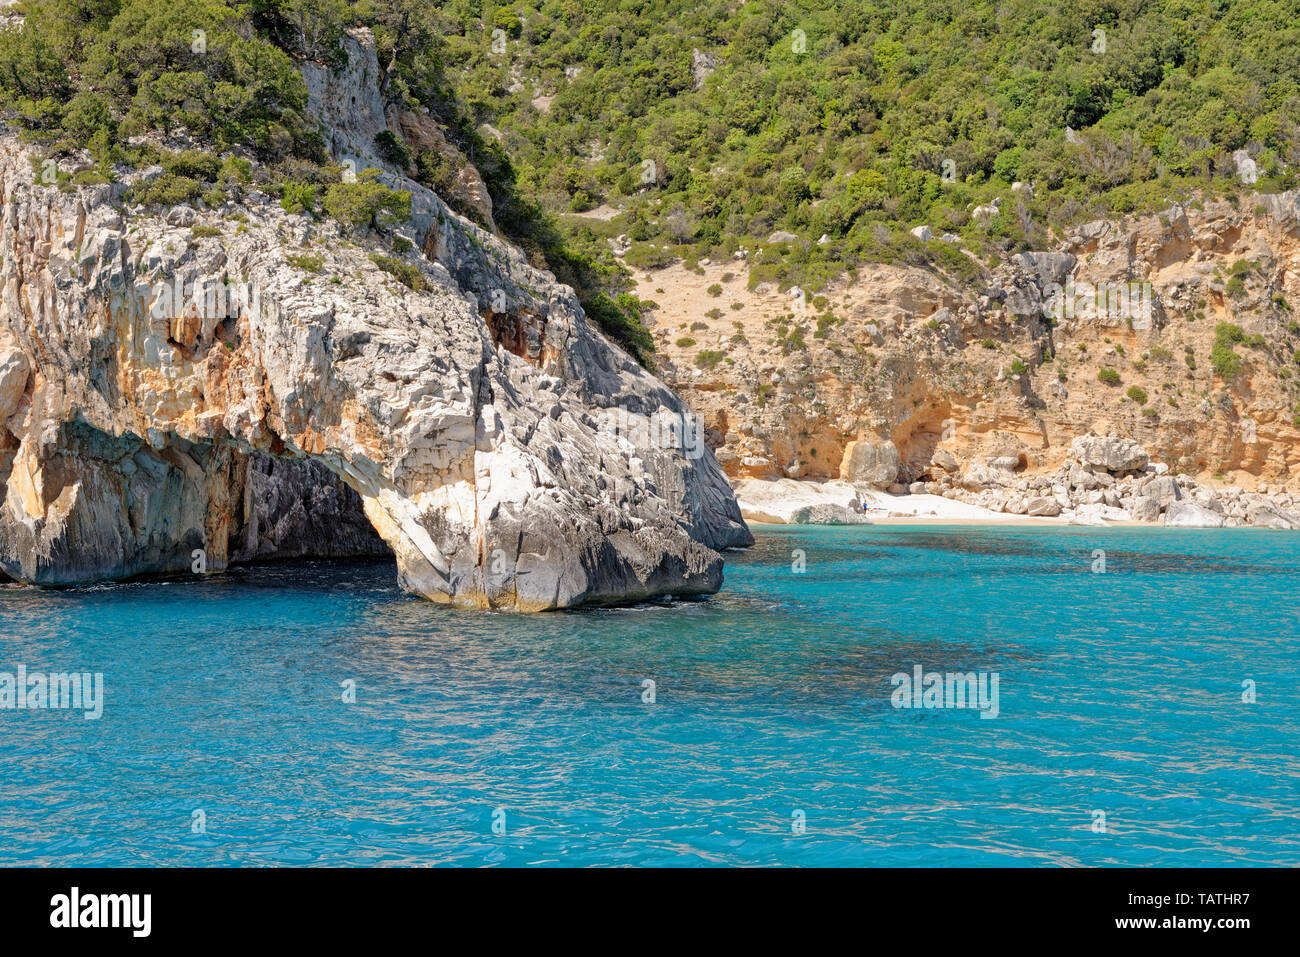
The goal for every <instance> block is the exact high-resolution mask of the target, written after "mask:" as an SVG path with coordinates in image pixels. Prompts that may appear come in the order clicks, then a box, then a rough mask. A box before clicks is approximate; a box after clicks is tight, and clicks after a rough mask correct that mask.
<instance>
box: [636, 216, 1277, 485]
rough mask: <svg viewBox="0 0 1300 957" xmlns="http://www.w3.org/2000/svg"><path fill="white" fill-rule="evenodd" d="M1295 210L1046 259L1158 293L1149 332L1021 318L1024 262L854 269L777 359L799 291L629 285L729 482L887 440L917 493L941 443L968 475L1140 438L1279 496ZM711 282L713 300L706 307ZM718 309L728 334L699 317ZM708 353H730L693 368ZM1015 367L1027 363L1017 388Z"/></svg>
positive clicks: (1164, 221)
mask: <svg viewBox="0 0 1300 957" xmlns="http://www.w3.org/2000/svg"><path fill="white" fill-rule="evenodd" d="M1296 213H1297V197H1296V195H1295V194H1285V195H1283V196H1254V195H1252V196H1247V197H1242V198H1241V199H1239V200H1237V201H1236V202H1235V203H1234V202H1230V201H1226V200H1219V201H1214V202H1209V203H1207V204H1206V205H1205V206H1204V207H1200V205H1199V204H1195V205H1194V207H1193V208H1177V207H1175V208H1173V209H1170V210H1167V211H1165V212H1164V213H1162V214H1160V215H1152V216H1144V217H1135V218H1131V219H1125V220H1117V221H1112V222H1104V221H1099V222H1096V223H1090V224H1088V225H1087V226H1084V227H1080V228H1079V229H1078V230H1077V231H1076V232H1075V233H1073V234H1071V235H1068V236H1065V237H1062V238H1061V241H1060V243H1059V244H1058V245H1057V247H1056V249H1055V251H1056V252H1058V253H1059V252H1064V253H1068V254H1069V255H1071V256H1073V257H1075V265H1074V268H1073V272H1072V276H1073V279H1074V281H1075V283H1076V284H1078V283H1083V282H1089V283H1093V284H1100V283H1103V282H1128V281H1138V282H1141V281H1149V282H1151V283H1152V284H1153V287H1154V289H1155V291H1156V294H1157V299H1158V304H1157V305H1156V308H1155V310H1154V318H1153V320H1152V322H1151V323H1150V328H1145V329H1144V328H1141V325H1142V323H1141V322H1140V321H1139V323H1138V328H1136V329H1135V328H1132V327H1131V326H1130V324H1129V323H1128V322H1127V321H1125V320H1124V319H1120V318H1108V317H1106V316H1104V315H1103V316H1101V317H1097V316H1078V317H1076V318H1075V319H1074V320H1067V321H1065V322H1062V323H1059V324H1056V325H1055V327H1053V325H1052V324H1051V323H1049V322H1048V321H1046V320H1044V319H1043V318H1042V317H1041V315H1035V314H1029V315H1026V314H1025V313H1028V312H1031V309H1028V308H1026V305H1025V304H1026V303H1029V304H1030V305H1031V306H1032V305H1033V304H1037V303H1039V302H1041V300H1042V294H1041V291H1040V286H1041V284H1042V280H1041V279H1039V280H1038V281H1037V282H1036V281H1035V279H1034V278H1033V274H1032V271H1031V270H1030V269H1027V268H1025V265H1026V264H1024V263H1023V261H1017V262H1007V263H1003V264H1000V265H998V266H997V267H995V268H994V269H992V270H984V271H982V274H981V277H980V278H979V279H978V280H976V281H973V282H971V281H967V282H958V281H954V280H951V279H950V278H947V277H944V276H941V275H937V274H935V273H932V272H929V271H926V270H923V269H918V268H912V267H905V266H887V265H875V266H868V267H864V268H863V269H862V270H861V271H860V273H859V275H858V276H857V278H856V279H855V280H853V279H849V278H847V277H846V278H844V279H842V280H840V281H838V282H836V283H835V284H833V285H832V286H831V287H830V288H828V289H826V290H824V291H823V292H822V295H824V296H825V298H826V300H827V301H828V305H826V306H824V307H823V308H816V307H815V306H814V304H813V302H811V301H810V302H809V304H808V306H807V309H806V311H805V312H804V313H803V314H802V315H796V316H795V317H794V321H793V322H791V323H789V324H788V325H787V326H786V327H785V328H787V329H793V328H795V327H796V326H799V327H802V328H803V346H799V345H798V344H795V345H794V346H790V345H788V344H786V345H782V343H781V342H780V338H781V336H782V326H781V325H779V324H778V323H777V322H776V320H777V319H778V317H780V316H782V315H789V314H791V312H792V308H791V301H792V300H791V298H790V294H789V292H788V291H786V292H782V291H780V290H777V289H776V288H775V287H772V286H763V285H760V286H758V287H757V288H756V289H755V290H753V291H749V290H748V289H747V288H746V285H747V271H746V269H745V266H744V264H743V263H738V262H729V263H712V264H708V265H704V266H702V271H699V272H692V271H690V270H688V269H686V268H685V267H684V266H683V265H681V264H678V265H674V266H672V267H669V268H666V269H662V270H658V271H656V272H654V273H651V274H644V273H643V274H638V276H637V279H638V287H637V289H636V292H637V295H639V296H641V297H642V298H646V299H652V300H654V301H655V302H656V303H658V304H659V308H658V310H657V311H656V312H655V313H654V314H653V315H654V325H653V331H654V335H655V338H656V343H657V345H658V348H659V350H660V353H659V356H660V358H659V361H660V363H661V371H662V373H663V374H664V376H665V378H666V379H667V381H668V382H669V384H670V385H671V386H672V387H673V388H674V389H676V390H677V391H678V392H679V394H681V395H682V396H683V397H684V398H685V399H686V400H687V401H688V402H689V403H690V404H691V405H692V406H693V407H694V408H695V410H696V411H697V412H698V413H700V414H701V415H702V416H703V417H704V418H705V422H706V425H707V426H708V428H709V429H710V430H711V441H712V442H714V443H716V446H717V448H718V451H719V459H720V460H721V461H722V462H723V463H724V468H725V469H726V470H727V472H728V474H729V475H730V476H732V477H733V478H736V477H777V476H780V475H788V476H792V477H800V478H807V479H825V478H836V477H840V476H841V474H842V473H843V472H844V468H843V466H846V465H847V459H846V453H847V451H848V450H849V449H850V448H851V445H852V443H854V442H858V441H867V442H877V441H879V440H881V439H884V438H888V439H891V440H892V441H893V442H894V443H896V445H897V447H898V449H899V451H900V455H901V458H902V460H903V467H902V469H901V473H900V476H899V480H900V481H903V482H906V481H911V480H913V479H916V478H919V477H921V476H922V475H923V474H924V473H925V472H926V470H927V467H928V465H929V463H930V460H931V456H932V454H933V452H934V450H935V449H936V448H939V447H941V448H944V449H946V450H948V451H950V452H952V453H953V454H954V455H955V456H956V458H957V460H958V462H959V463H960V464H961V465H962V467H963V468H965V467H966V466H969V465H971V464H975V463H982V462H984V461H985V460H987V459H988V458H992V457H996V456H1001V455H1013V456H1016V457H1017V458H1019V459H1020V461H1021V462H1022V465H1023V467H1024V468H1025V470H1027V471H1030V472H1034V471H1039V470H1046V469H1050V468H1055V467H1056V466H1058V465H1059V464H1060V463H1061V461H1062V459H1063V458H1064V455H1065V451H1066V449H1067V448H1068V446H1069V444H1070V441H1071V440H1072V439H1073V438H1074V437H1075V436H1077V435H1081V434H1087V433H1089V432H1093V433H1098V434H1119V435H1125V436H1130V437H1132V438H1134V439H1136V440H1137V441H1139V442H1141V443H1142V444H1143V445H1144V446H1145V447H1146V448H1147V449H1148V450H1150V451H1151V453H1152V455H1153V458H1154V459H1155V460H1156V461H1165V462H1167V463H1169V465H1170V466H1171V467H1172V468H1173V469H1174V470H1175V471H1179V472H1185V473H1188V474H1192V475H1194V476H1196V477H1197V479H1198V480H1201V481H1207V482H1209V483H1210V484H1215V483H1223V484H1228V483H1231V484H1238V485H1242V486H1243V487H1246V488H1248V489H1249V488H1255V487H1256V486H1257V484H1259V483H1268V484H1273V485H1274V486H1275V487H1276V485H1277V484H1279V483H1281V484H1285V483H1286V482H1288V481H1290V479H1291V477H1292V475H1294V474H1295V472H1296V466H1297V464H1298V463H1300V428H1297V426H1296V425H1295V424H1294V422H1293V416H1294V413H1295V408H1296V404H1297V400H1298V399H1300V380H1297V377H1296V376H1297V374H1300V365H1297V364H1296V361H1295V355H1296V350H1297V348H1300V324H1297V319H1298V318H1300V315H1298V314H1297V313H1293V312H1291V311H1289V310H1288V309H1287V308H1285V307H1283V306H1282V305H1280V304H1279V302H1278V301H1277V300H1278V299H1279V298H1280V300H1282V301H1284V302H1285V303H1287V304H1289V305H1290V306H1292V307H1300V225H1298V224H1297V218H1296ZM936 241H937V240H936ZM1243 259H1244V260H1250V261H1254V262H1257V263H1258V268H1257V269H1252V270H1251V271H1250V273H1249V274H1247V275H1246V276H1245V277H1244V291H1242V292H1241V293H1239V294H1238V295H1235V296H1234V295H1231V294H1229V292H1228V288H1227V283H1228V279H1229V271H1230V269H1231V268H1232V266H1233V264H1234V263H1235V262H1236V261H1238V260H1243ZM1060 261H1064V262H1065V263H1067V265H1068V263H1069V260H1068V259H1064V258H1062V259H1061V260H1060ZM714 284H718V285H721V286H722V289H723V291H722V293H721V295H713V294H711V293H710V292H709V287H710V286H713V285H714ZM999 290H1000V292H999ZM1003 294H1006V298H1005V300H1004V301H999V300H1000V299H1002V296H1003ZM818 305H820V302H818ZM715 309H716V310H719V311H720V312H721V316H720V317H716V313H715V317H710V316H709V315H708V313H709V311H710V310H715ZM827 313H829V314H830V315H832V316H834V317H835V319H836V320H837V321H833V322H827V321H825V320H823V321H822V323H821V326H822V329H821V331H820V333H819V331H818V316H820V315H825V314H827ZM1017 313H1021V314H1020V315H1017ZM1224 321H1227V322H1233V323H1236V324H1238V325H1240V326H1241V327H1242V329H1243V330H1244V331H1245V332H1246V333H1247V335H1254V334H1259V335H1261V336H1262V337H1263V339H1264V345H1263V346H1246V345H1238V346H1236V351H1237V352H1238V353H1239V354H1240V355H1241V356H1242V358H1243V360H1244V368H1243V372H1242V374H1241V375H1240V376H1238V377H1236V378H1235V379H1233V381H1231V382H1224V381H1223V380H1222V379H1220V378H1219V377H1218V376H1216V375H1214V373H1213V371H1212V369H1211V361H1210V352H1211V347H1212V343H1213V339H1214V329H1215V325H1216V324H1217V323H1219V322H1224ZM872 326H874V327H875V330H876V331H875V332H874V334H873V331H872V328H871V327H872ZM686 340H693V342H690V341H686ZM709 351H714V352H719V353H721V356H722V357H721V359H719V360H718V361H717V362H716V363H715V364H712V365H711V366H709V367H707V368H701V367H700V365H699V363H700V357H701V353H706V355H705V356H704V359H705V361H706V365H707V360H708V359H709V358H710V357H709V356H708V355H707V353H708V352H709ZM1044 354H1046V356H1047V357H1048V361H1044ZM1187 356H1190V357H1191V359H1192V362H1193V363H1194V366H1193V365H1192V364H1189V363H1188V361H1187V358H1186V357H1187ZM715 358H716V357H715ZM1017 359H1019V360H1021V361H1023V362H1024V363H1025V364H1026V365H1027V366H1028V370H1027V372H1025V373H1024V374H1021V375H1018V376H1017V375H1014V374H1012V371H1011V370H1012V364H1013V362H1015V360H1017ZM1103 367H1104V368H1111V369H1114V370H1115V371H1117V372H1118V373H1119V375H1120V379H1121V382H1120V384H1119V385H1118V386H1111V385H1105V384H1103V383H1102V382H1100V381H1099V380H1098V373H1099V371H1100V370H1101V369H1102V368H1103ZM1130 386H1138V387H1140V388H1141V389H1143V390H1145V391H1146V393H1147V394H1148V396H1149V400H1148V401H1147V403H1146V404H1145V405H1139V404H1138V402H1136V401H1134V400H1133V399H1130V398H1128V397H1127V395H1126V393H1127V391H1128V389H1129V387H1130ZM1247 419H1249V420H1250V422H1253V423H1254V425H1253V436H1252V434H1251V432H1252V428H1251V424H1250V422H1246V421H1244V420H1247ZM1252 437H1253V439H1254V441H1250V439H1251V438H1252Z"/></svg>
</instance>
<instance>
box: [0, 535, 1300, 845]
mask: <svg viewBox="0 0 1300 957" xmlns="http://www.w3.org/2000/svg"><path fill="white" fill-rule="evenodd" d="M755 535H756V538H757V545H756V546H755V547H754V548H753V549H751V550H749V551H747V552H743V553H739V552H733V553H729V554H728V556H727V570H726V584H725V586H724V588H723V591H722V592H721V593H720V594H718V595H717V596H715V597H713V598H712V599H709V600H707V601H694V602H664V603H655V604H647V605H642V606H637V607H633V608H620V609H604V610H593V611H580V612H568V613H559V614H550V615H534V616H519V615H506V614H484V613H476V612H462V611H453V610H448V609H445V608H442V607H439V606H437V605H434V604H432V603H429V602H426V601H422V600H418V599H414V598H411V597H410V596H407V595H404V594H402V593H401V592H400V591H399V590H398V588H397V586H396V580H395V571H394V568H393V566H392V565H391V564H390V563H382V562H380V563H346V562H345V563H299V564H286V565H271V566H264V567H258V568H246V569H237V570H234V571H232V572H231V573H229V574H227V575H224V576H221V577H213V578H209V579H205V580H196V581H176V582H157V583H128V584H122V585H108V586H97V587H89V588H82V589H75V590H71V591H62V592H44V591H39V590H35V589H29V588H21V587H17V586H14V587H7V588H0V672H10V673H12V672H14V671H15V669H16V667H17V666H18V665H20V664H21V665H24V666H25V667H26V669H27V671H28V672H29V673H31V672H37V671H45V672H63V671H85V672H102V673H103V675H104V689H105V701H104V711H103V716H102V718H100V719H99V720H91V721H88V720H85V719H84V718H83V717H82V714H81V713H80V712H77V711H52V710H0V758H2V759H3V766H4V768H5V774H4V786H3V788H2V789H0V863H3V864H26V865H36V864H52V865H108V866H114V865H131V864H146V865H199V866H202V865H232V864H242V865H259V864H304V865H305V864H329V865H373V864H403V865H407V864H465V865H477V864H507V865H517V864H532V863H540V864H561V865H593V864H652V865H695V864H700V865H710V864H802V865H904V866H906V865H928V866H946V865H976V866H979V865H993V866H1009V865H1010V866H1015V865H1106V864H1119V865H1168V866H1181V865H1189V866H1190V865H1227V866H1231V865H1248V864H1273V865H1296V864H1300V750H1298V749H1297V743H1298V742H1300V715H1298V706H1300V616H1297V613H1296V608H1295V598H1294V596H1295V595H1296V594H1297V593H1298V592H1300V570H1297V556H1298V555H1300V537H1296V536H1295V535H1293V534H1289V533H1280V532H1267V531H1260V530H1249V529H1230V530H1193V529H1161V528H1124V529H1094V528H1043V527H1024V528H1015V527H999V528H981V527H974V526H964V527H937V526H923V527H903V526H891V527H873V526H855V527H808V526H799V527H793V526H783V527H757V528H755ZM1099 551H1101V552H1104V556H1102V555H1099V554H1098V552H1099ZM1103 557H1104V561H1105V571H1104V572H1101V573H1098V572H1096V571H1094V568H1099V567H1100V566H1099V559H1101V558H1103ZM800 568H802V569H803V570H802V571H799V570H797V569H800ZM916 665H920V666H922V668H923V670H924V671H927V672H929V671H937V672H971V671H974V672H988V673H992V672H996V673H997V674H998V676H999V701H998V714H997V717H996V718H994V719H991V720H989V719H985V718H981V717H980V713H979V712H978V711H977V710H972V709H952V708H938V709H920V710H916V709H907V708H896V707H894V706H893V704H892V703H891V693H892V692H893V691H894V687H893V685H892V684H891V676H893V675H894V674H896V673H898V672H904V673H907V674H909V675H910V674H911V673H912V671H913V668H914V666H916ZM647 679H649V680H651V681H653V682H654V683H655V686H654V702H653V703H648V702H647V701H644V700H643V697H644V696H647V689H646V687H645V686H644V684H643V683H644V682H645V681H646V680H647ZM1245 681H1249V682H1253V683H1254V684H1253V688H1254V693H1255V695H1256V696H1257V700H1256V701H1255V702H1254V703H1248V702H1243V700H1242V698H1243V682H1245ZM346 682H355V690H356V701H355V703H351V704H349V703H344V701H343V700H342V698H343V696H344V692H345V688H344V687H343V686H342V685H343V684H344V683H346ZM196 811H201V812H202V817H201V818H199V819H200V820H202V821H203V822H204V824H205V827H204V828H203V829H202V832H201V833H196V832H195V828H194V822H195V820H196V817H195V812H196ZM796 812H802V815H800V814H798V813H796ZM1096 812H1102V813H1103V814H1104V825H1105V829H1104V832H1100V833H1099V832H1098V831H1097V830H1095V828H1096V827H1097V826H1098V823H1099V822H1100V821H1101V818H1100V817H1099V816H1098V814H1097V813H1096ZM494 823H496V824H497V830H501V829H502V825H503V826H504V827H503V829H504V833H495V832H494ZM801 824H802V826H803V829H802V832H801V833H800V827H799V825H801Z"/></svg>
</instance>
